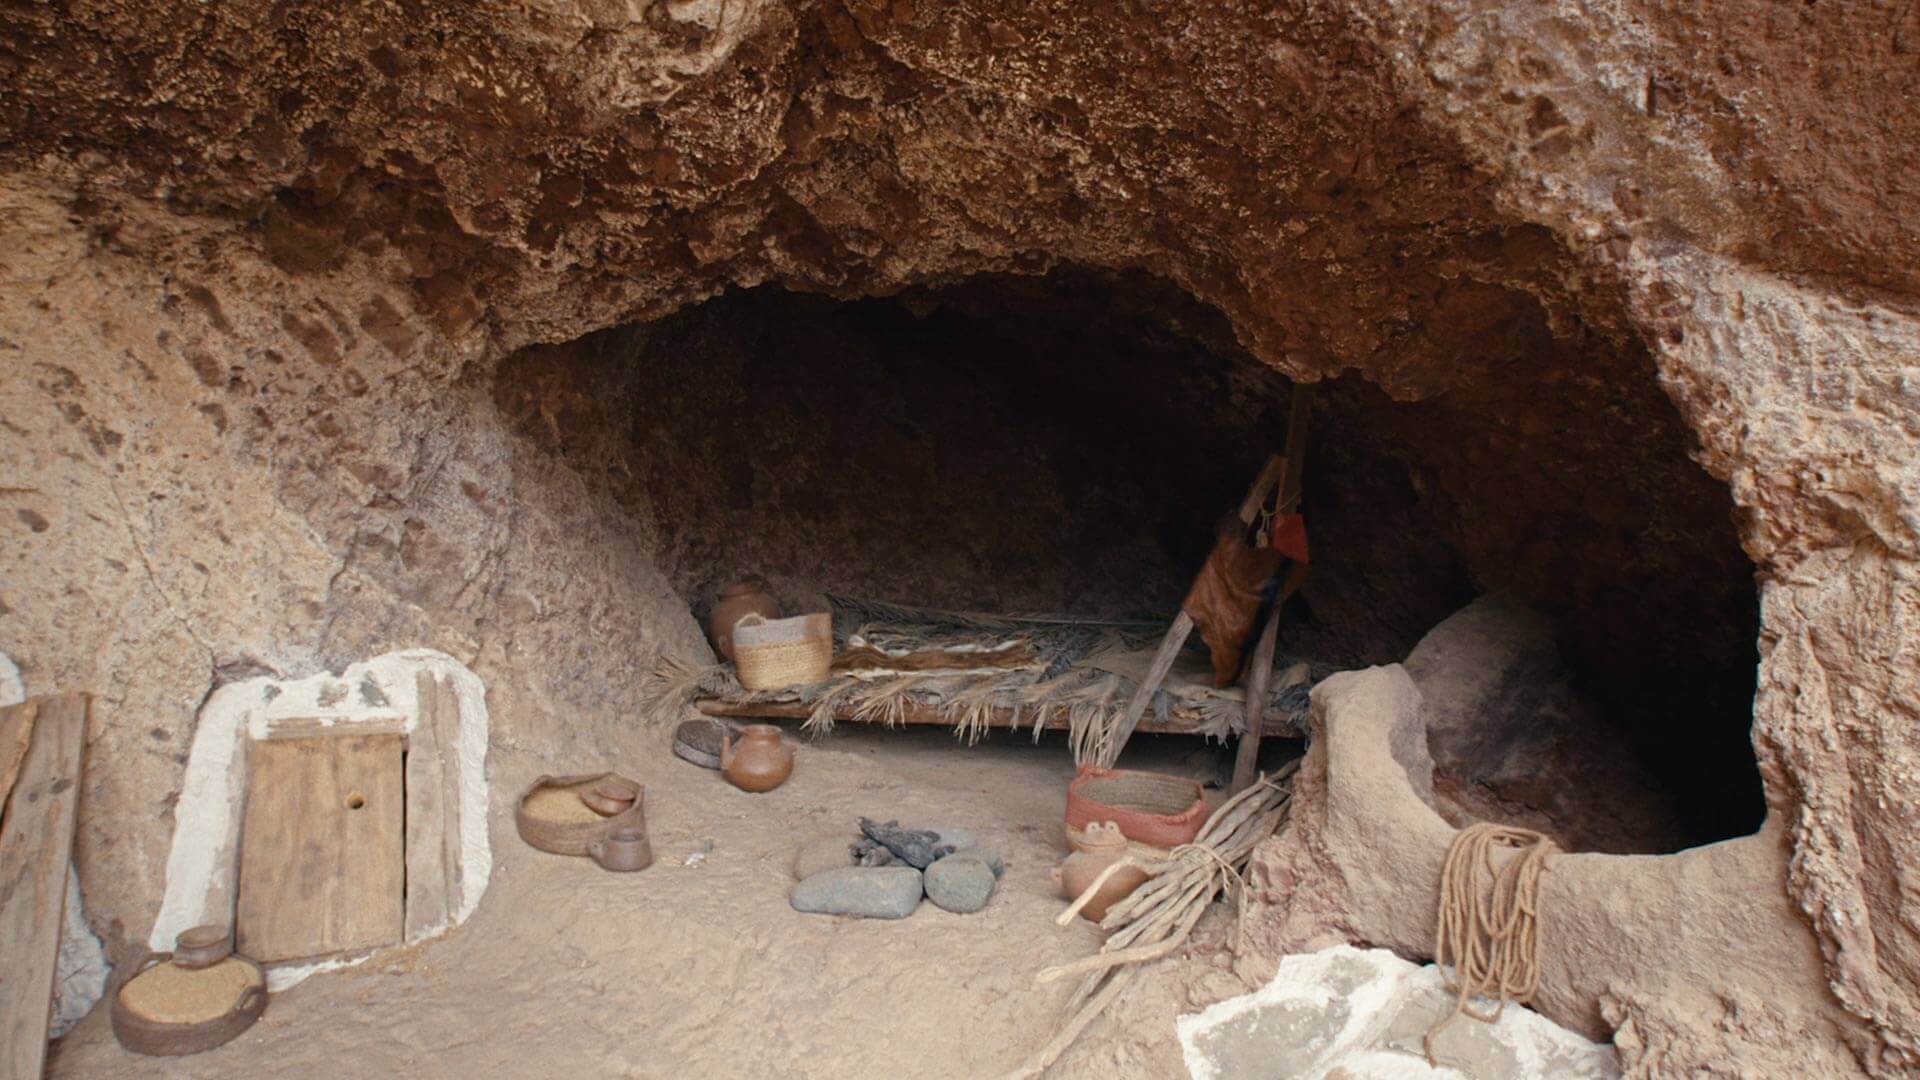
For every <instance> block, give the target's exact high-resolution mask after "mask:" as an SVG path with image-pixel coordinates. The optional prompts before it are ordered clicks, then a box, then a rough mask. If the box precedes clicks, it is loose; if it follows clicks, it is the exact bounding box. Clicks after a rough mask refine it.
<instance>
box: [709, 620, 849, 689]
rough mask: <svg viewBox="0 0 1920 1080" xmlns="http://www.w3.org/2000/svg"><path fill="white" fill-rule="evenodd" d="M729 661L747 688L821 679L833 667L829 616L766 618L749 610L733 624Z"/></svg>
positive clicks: (772, 687) (810, 682) (769, 687)
mask: <svg viewBox="0 0 1920 1080" xmlns="http://www.w3.org/2000/svg"><path fill="white" fill-rule="evenodd" d="M733 663H734V667H735V669H736V673H737V674H738V675H739V678H740V685H741V686H744V687H746V688H747V689H748V690H785V689H786V688H788V687H790V686H810V685H812V684H814V683H818V682H825V681H826V680H827V675H828V673H829V671H830V670H831V669H832V667H833V616H831V615H828V614H826V613H824V612H821V613H818V614H814V615H795V616H794V617H793V618H791V619H768V618H765V617H763V616H760V615H758V614H754V613H752V612H749V613H748V614H746V615H742V616H741V617H740V621H739V622H736V623H734V624H733Z"/></svg>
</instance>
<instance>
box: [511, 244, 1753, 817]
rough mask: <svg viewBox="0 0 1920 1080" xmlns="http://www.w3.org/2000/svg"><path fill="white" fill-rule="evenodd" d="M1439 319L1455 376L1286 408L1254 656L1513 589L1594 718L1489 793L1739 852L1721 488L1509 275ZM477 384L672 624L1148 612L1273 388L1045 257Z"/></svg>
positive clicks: (1736, 724)
mask: <svg viewBox="0 0 1920 1080" xmlns="http://www.w3.org/2000/svg"><path fill="white" fill-rule="evenodd" d="M1453 308H1454V312H1453V313H1454V314H1455V315H1456V316H1457V318H1455V319H1454V320H1452V321H1451V322H1450V323H1449V324H1446V325H1445V326H1444V328H1443V329H1435V328H1434V327H1433V326H1431V325H1430V326H1429V327H1427V328H1425V329H1423V330H1421V331H1420V332H1421V333H1422V334H1423V335H1425V336H1426V337H1427V339H1428V340H1426V341H1424V342H1423V343H1422V345H1423V347H1425V348H1429V349H1439V350H1441V351H1443V352H1447V353H1450V354H1451V355H1454V356H1456V357H1457V364H1456V365H1455V373H1454V374H1453V376H1452V377H1450V378H1447V379H1445V380H1443V381H1442V382H1441V383H1439V384H1438V385H1432V384H1429V385H1425V386H1422V387H1419V388H1416V389H1413V390H1408V389H1407V388H1404V387H1402V388H1394V389H1393V390H1391V391H1390V390H1389V389H1387V388H1383V387H1380V386H1377V385H1374V384H1373V383H1370V382H1368V381H1366V380H1365V379H1363V378H1361V377H1359V376H1358V375H1355V374H1351V373H1349V374H1346V375H1343V376H1341V377H1337V378H1333V379H1328V380H1324V381H1322V382H1321V383H1319V384H1318V385H1313V386H1311V394H1312V396H1311V401H1312V406H1311V407H1312V418H1311V425H1310V435H1309V437H1308V441H1307V453H1306V462H1305V467H1304V489H1303V501H1302V507H1301V508H1302V511H1303V512H1304V514H1305V516H1306V519H1307V522H1308V527H1309V531H1310V534H1311V550H1312V563H1311V572H1310V574H1309V575H1308V576H1307V579H1306V583H1305V585H1304V587H1303V588H1302V589H1301V590H1300V592H1299V593H1298V594H1297V595H1296V596H1294V597H1293V598H1292V599H1291V600H1290V601H1289V602H1288V605H1287V608H1286V610H1285V612H1284V617H1283V618H1282V620H1281V623H1280V626H1281V631H1280V639H1279V647H1278V653H1279V655H1280V656H1282V657H1293V658H1302V659H1307V660H1309V661H1311V662H1312V663H1313V665H1314V670H1315V671H1316V673H1317V674H1318V673H1324V672H1326V671H1332V670H1341V669H1349V668H1359V667H1367V666H1371V665H1380V664H1391V663H1397V662H1400V661H1402V660H1405V659H1406V658H1407V656H1408V653H1409V651H1410V650H1412V649H1413V648H1414V646H1415V645H1416V644H1417V643H1418V642H1419V641H1420V640H1421V638H1422V636H1423V635H1425V634H1426V633H1427V632H1428V631H1429V630H1431V629H1432V628H1433V627H1434V626H1435V625H1436V624H1439V623H1440V622H1442V620H1445V619H1446V618H1447V617H1448V616H1449V615H1451V614H1453V613H1454V612H1456V611H1459V610H1460V609H1461V608H1462V607H1463V606H1465V605H1467V604H1469V603H1471V602H1472V601H1474V600H1475V598H1476V597H1480V596H1482V595H1485V594H1489V593H1496V592H1498V593H1501V594H1503V595H1508V596H1512V597H1515V598H1517V599H1518V600H1519V601H1521V602H1522V603H1524V604H1525V605H1527V606H1528V607H1530V608H1532V609H1534V610H1536V611H1538V612H1539V613H1541V614H1542V615H1544V616H1545V618H1546V619H1547V621H1548V622H1549V623H1550V625H1551V634H1552V638H1553V645H1554V646H1555V647H1556V648H1557V652H1558V654H1559V656H1560V657H1561V658H1562V659H1563V660H1564V668H1563V669H1560V670H1557V671H1556V672H1554V673H1552V674H1553V676H1554V677H1556V678H1564V680H1565V681H1566V683H1567V684H1568V685H1569V686H1570V687H1571V692H1572V693H1573V694H1575V695H1577V696H1578V697H1579V698H1580V700H1582V701H1583V702H1586V703H1589V704H1590V706H1591V709H1590V711H1589V713H1588V714H1586V715H1588V717H1589V720H1590V721H1591V720H1593V719H1595V718H1597V720H1598V724H1597V726H1596V727H1595V729H1594V730H1591V731H1584V732H1580V733H1578V734H1579V737H1578V738H1574V739H1571V740H1563V739H1560V738H1559V736H1558V735H1555V736H1553V737H1552V738H1551V739H1548V740H1547V743H1546V744H1543V745H1553V746H1562V745H1564V747H1571V748H1572V749H1568V750H1565V752H1564V753H1562V752H1560V751H1555V753H1554V754H1553V755H1551V756H1555V757H1556V758H1557V760H1556V761H1554V762H1551V763H1550V762H1547V761H1544V760H1542V761H1540V762H1538V763H1537V764H1538V768H1537V772H1536V773H1535V775H1533V776H1532V777H1531V778H1527V779H1523V781H1522V782H1520V783H1517V784H1515V783H1512V782H1510V783H1509V784H1508V787H1509V788H1510V789H1512V790H1509V791H1506V792H1500V793H1496V794H1497V795H1498V796H1499V798H1497V799H1496V800H1495V802H1494V803H1493V804H1491V805H1493V806H1496V807H1498V806H1501V805H1505V806H1506V807H1507V808H1509V809H1512V808H1513V803H1514V802H1515V801H1517V802H1518V803H1520V804H1522V805H1523V806H1524V805H1525V804H1527V803H1528V802H1529V796H1528V794H1527V792H1528V790H1529V788H1530V785H1531V789H1532V790H1535V791H1539V790H1543V789H1547V788H1565V787H1568V786H1571V787H1572V788H1575V789H1580V794H1581V797H1582V799H1583V800H1584V802H1582V803H1581V804H1580V805H1582V806H1584V807H1586V808H1588V810H1589V811H1590V812H1592V813H1593V814H1596V815H1603V816H1609V817H1611V816H1613V814H1612V811H1611V810H1610V809H1609V808H1610V807H1612V806H1614V805H1616V804H1620V805H1625V804H1636V805H1639V806H1641V807H1643V808H1646V807H1651V808H1653V809H1652V810H1650V811H1649V812H1648V813H1642V814H1641V815H1639V817H1638V818H1637V819H1635V820H1631V821H1629V820H1627V819H1629V818H1633V815H1632V814H1626V813H1622V814H1620V815H1619V816H1620V818H1621V820H1620V821H1611V822H1609V823H1605V824H1599V825H1595V826H1593V827H1591V828H1573V829H1571V832H1572V833H1573V834H1575V838H1576V841H1578V840H1580V839H1581V838H1582V837H1584V838H1586V840H1587V842H1589V843H1591V844H1593V845H1595V846H1597V847H1600V848H1603V849H1606V850H1612V851H1619V852H1664V851H1674V850H1679V849H1681V848H1684V847H1688V846H1693V845H1697V844H1701V843H1707V842H1711V841H1715V840H1720V839H1726V838H1730V837H1734V836H1739V835H1744V834H1746V833H1749V832H1752V831H1753V830H1754V829H1755V828H1757V827H1758V825H1759V823H1760V820H1761V817H1762V813H1763V809H1764V807H1763V805H1762V800H1761V795H1760V784H1759V779H1758V774H1757V769H1756V765H1755V760H1754V756H1753V751H1752V748H1751V745H1750V742H1749V735H1748V728H1749V726H1750V718H1751V706H1752V697H1753V693H1754V681H1755V669H1756V663H1757V657H1756V648H1757V646H1756V640H1757V636H1758V618H1759V616H1758V607H1757V599H1756V593H1755V588H1754V582H1753V567H1752V564H1751V562H1750V561H1749V560H1748V559H1747V558H1746V556H1745V555H1744V554H1743V552H1742V551H1741V548H1740V545H1739V542H1738V538H1737V533H1736V528H1735V520H1734V516H1733V515H1734V508H1733V504H1732V500H1731V498H1730V496H1729V493H1728V491H1727V488H1726V486H1725V485H1724V484H1723V483H1721V482H1720V481H1718V480H1716V479H1715V478H1713V477H1712V476H1710V475H1708V473H1707V472H1706V471H1705V470H1704V469H1702V468H1701V467H1700V466H1699V465H1698V464H1696V463H1695V462H1694V461H1692V460H1691V459H1690V457H1689V439H1690V438H1691V436H1690V435H1689V433H1688V432H1687V430H1686V428H1685V425H1684V424H1683V422H1682V421H1681V420H1680V418H1679V416H1678V414H1677V412H1676V411H1675V410H1674V408H1673V406H1672V404H1671V403H1670V402H1669V401H1668V400H1667V399H1666V397H1665V396H1664V395H1663V393H1662V391H1661V389H1660V387H1659V384H1658V381H1657V378H1656V374H1655V370H1654V364H1653V362H1652V360H1651V358H1650V356H1649V354H1648V352H1647V350H1646V348H1645V347H1644V345H1643V344H1641V343H1640V342H1638V341H1637V340H1635V339H1633V337H1632V336H1631V335H1630V334H1628V335H1623V334H1620V333H1617V332H1615V333H1608V332H1605V331H1603V330H1601V329H1597V328H1595V327H1591V326H1588V325H1585V324H1584V323H1582V322H1581V320H1580V319H1578V318H1577V317H1572V318H1570V317H1566V316H1564V315H1562V316H1559V317H1550V316H1549V314H1548V312H1547V311H1546V310H1545V309H1544V308H1543V306H1542V305H1541V303H1540V301H1539V300H1537V299H1536V298H1535V297H1534V296H1533V295H1531V294H1529V293H1528V292H1526V291H1523V290H1517V289H1510V288H1503V287H1496V286H1482V287H1479V288H1478V289H1477V290H1475V291H1474V292H1473V298H1472V300H1471V301H1470V302H1466V303H1455V304H1453ZM485 378H486V379H487V380H489V382H488V385H487V386H486V388H485V389H486V392H487V393H488V394H489V395H490V396H491V398H492V399H493V402H494V404H495V405H496V407H498V408H499V409H500V410H501V412H502V414H503V415H504V416H505V418H506V419H507V421H508V423H509V425H510V427H511V429H512V430H513V431H514V432H515V434H516V436H518V437H519V438H521V439H524V440H525V441H526V442H527V443H529V444H530V445H531V446H532V447H534V448H536V450H537V452H539V453H542V454H547V455H551V456H553V457H554V458H555V459H557V460H558V461H560V462H562V463H563V464H564V466H565V467H567V468H570V469H572V470H575V471H577V472H578V473H579V474H580V475H582V476H583V477H585V478H586V479H587V481H588V483H589V485H590V486H591V488H592V490H594V491H595V492H597V493H598V496H599V498H600V499H601V500H603V503H602V504H603V506H604V507H605V509H606V512H607V513H609V514H613V515H622V516H624V517H625V518H628V519H631V520H633V521H635V522H637V523H639V524H638V526H637V527H640V528H645V529H649V530H651V531H652V535H653V537H654V547H655V550H657V552H658V556H657V557H658V563H659V566H660V568H661V569H662V571H663V572H664V573H665V574H666V575H667V576H668V578H669V579H670V581H671V583H672V585H673V587H674V588H675V590H677V591H678V592H679V593H680V595H681V596H682V597H683V598H684V599H685V600H686V601H687V603H688V604H689V606H690V607H691V608H692V610H693V611H694V613H695V615H696V616H698V617H700V618H704V617H705V615H706V613H707V611H708V608H709V605H710V604H711V603H712V602H713V598H714V597H715V595H716V592H717V590H718V589H719V588H720V587H721V586H722V585H724V584H725V583H727V582H729V581H733V580H736V579H739V578H741V577H743V576H747V575H754V576H758V577H760V578H762V579H764V580H765V581H766V582H768V583H769V586H770V590H769V591H770V592H772V593H773V594H774V595H775V596H776V597H777V598H778V599H779V600H780V601H781V602H782V605H783V607H784V609H785V610H786V611H787V612H789V613H792V612H796V611H804V610H824V609H825V606H826V599H825V596H826V594H830V593H831V594H838V595H843V596H859V597H870V598H877V599H884V600H889V601H894V602H900V603H911V604H915V605H922V606H927V607H934V608H942V609H952V610H963V611H982V612H1001V613H1014V612H1065V613H1072V614H1075V615H1080V616H1086V617H1096V618H1107V619H1130V620H1142V621H1146V620H1159V621H1161V622H1164V621H1165V620H1167V619H1168V618H1170V616H1171V615H1172V613H1174V612H1175V611H1177V610H1178V607H1179V604H1180V602H1181V598H1182V596H1183V595H1184V593H1185V590H1186V589H1187V587H1188V584H1189V582H1190V581H1191V579H1192V577H1193V574H1194V572H1195V570H1196V569H1197V568H1198V567H1199V566H1200V565H1201V564H1202V562H1203V561H1204V560H1205V559H1206V556H1207V553H1208V549H1209V547H1210V546H1211V544H1212V540H1213V523H1214V522H1216V521H1217V520H1219V518H1220V516H1221V515H1222V513H1223V512H1224V511H1226V510H1228V509H1231V508H1232V507H1233V506H1234V505H1236V504H1237V503H1238V501H1239V500H1240V498H1241V495H1242V494H1243V492H1244V489H1245V486H1246V483H1247V479H1248V478H1249V477H1250V476H1252V475H1253V474H1254V473H1255V472H1256V471H1257V470H1258V469H1259V468H1260V465H1261V463H1262V462H1263V461H1264V460H1265V458H1266V456H1267V455H1268V454H1269V453H1272V452H1276V451H1278V450H1279V448H1280V444H1281V443H1282V442H1283V440H1284V433H1285V430H1286V420H1287V415H1288V402H1289V394H1290V392H1291V390H1292V384H1291V383H1290V382H1289V380H1288V379H1287V378H1286V376H1285V375H1284V374H1282V373H1281V372H1280V371H1278V370H1276V369H1275V368H1274V367H1272V366H1269V365H1266V364H1263V363H1261V362H1260V361H1258V360H1257V359H1256V358H1255V357H1253V356H1252V355H1251V354H1250V353H1249V352H1248V351H1247V350H1246V349H1244V348H1242V347H1241V345H1240V344H1239V343H1238V342H1237V341H1236V339H1235V335H1234V330H1233V327H1232V325H1231V323H1230V322H1229V321H1228V320H1227V319H1226V318H1225V317H1224V316H1223V315H1222V314H1220V313H1219V312H1218V311H1216V310H1214V309H1212V308H1210V307H1208V306H1207V305H1205V304H1203V303H1200V302H1198V301H1196V300H1195V299H1193V298H1192V297H1191V296H1189V295H1188V294H1186V293H1185V292H1183V291H1182V290H1181V289H1180V288H1179V287H1178V286H1176V285H1174V284H1173V283H1171V282H1168V281H1165V280H1162V279H1159V278H1156V277H1153V276H1151V275H1148V274H1145V273H1142V272H1137V271H1129V272H1121V273H1115V272H1108V271H1103V270H1097V269H1093V268H1086V267H1075V266H1071V265H1063V266H1059V267H1055V268H1053V269H1052V270H1051V271H1049V272H1047V273H1044V274H1037V275H1035V274H1021V275H1015V274H991V275H979V276H973V277H966V278H961V279H958V280H955V281H951V282H947V283H943V284H938V285H930V286H923V287H916V288H911V289H907V290H904V291H900V292H896V293H893V294H891V295H884V296H865V297H854V298H847V299H843V298H834V297H829V296H825V295H820V294H814V293H802V292H794V291H788V290H786V289H783V288H780V287H778V286H774V285H762V286H759V287H754V288H741V289H735V290H732V291H728V292H724V293H722V294H720V295H717V296H715V297H713V298H711V299H710V300H708V301H706V302H703V303H700V304H696V305H693V306H690V307H686V308H682V309H680V310H678V311H675V312H672V313H670V314H667V315H665V316H663V317H660V318H657V319H654V320H651V321H640V322H634V323H630V324H627V325H623V326H619V327H615V328H611V329H607V330H603V331H599V332H596V333H593V334H590V335H588V336H586V337H583V338H580V339H577V340H573V341H569V342H558V343H552V344H541V345H534V346H530V347H527V348H525V349H522V350H520V351H518V352H515V353H513V354H511V355H509V356H507V357H505V358H504V359H503V360H502V361H501V362H500V363H499V364H498V365H497V367H495V368H494V369H492V370H491V371H490V372H488V373H487V374H486V375H485ZM1198 640H1199V639H1198V636H1197V635H1196V637H1195V638H1194V640H1193V642H1190V643H1189V646H1188V647H1189V648H1190V649H1192V648H1197V647H1199V646H1198V645H1197V642H1198ZM1541 722H1542V723H1546V722H1548V721H1547V720H1544V719H1543V720H1542V721H1541ZM1143 738H1145V736H1143ZM1166 738H1175V737H1173V736H1168V737H1166ZM1216 749H1217V750H1218V752H1220V753H1222V754H1224V755H1225V757H1227V758H1230V757H1231V749H1230V748H1216ZM1297 752H1298V750H1297V747H1289V746H1285V745H1282V746H1278V747H1269V748H1268V750H1267V752H1266V753H1265V755H1264V756H1263V760H1269V759H1272V758H1273V757H1274V755H1276V754H1287V753H1297ZM1568 755H1572V757H1571V759H1569V758H1568ZM1581 755H1586V758H1587V760H1582V758H1581ZM1596 755H1597V757H1596ZM1602 758H1604V759H1608V760H1599V759H1602ZM1530 767H1531V766H1528V765H1527V764H1526V763H1522V771H1523V772H1524V771H1526V769H1527V768H1530ZM1509 772H1511V768H1510V769H1509ZM1623 778H1624V779H1623ZM1511 779H1512V778H1511V777H1509V780H1510V781H1511ZM1454 780H1455V781H1456V782H1457V785H1463V786H1465V787H1469V788H1470V787H1472V786H1473V785H1474V783H1475V781H1474V779H1473V778H1472V777H1455V778H1454ZM1622 787H1626V788H1633V789H1635V790H1618V789H1619V788H1622ZM1469 794H1470V793H1469ZM1500 799H1505V800H1507V801H1506V802H1505V803H1504V804H1503V803H1501V802H1500ZM1461 805H1463V806H1467V807H1473V806H1481V807H1482V808H1483V809H1484V807H1485V806H1486V805H1488V804H1484V803H1478V804H1477V803H1475V802H1474V801H1473V800H1472V799H1471V798H1467V799H1464V800H1462V802H1461Z"/></svg>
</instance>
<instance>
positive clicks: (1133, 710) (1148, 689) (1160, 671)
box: [1098, 388, 1299, 768]
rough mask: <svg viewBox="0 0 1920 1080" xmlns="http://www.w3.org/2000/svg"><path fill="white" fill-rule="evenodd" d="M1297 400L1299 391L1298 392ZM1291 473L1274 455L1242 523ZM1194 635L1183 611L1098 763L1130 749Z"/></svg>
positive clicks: (1257, 480) (1245, 503)
mask: <svg viewBox="0 0 1920 1080" xmlns="http://www.w3.org/2000/svg"><path fill="white" fill-rule="evenodd" d="M1294 393H1295V395H1296V397H1297V396H1298V394H1299V390H1298V389H1297V388H1296V389H1295V391H1294ZM1286 471H1287V461H1286V459H1285V458H1283V457H1279V456H1277V455H1276V456H1274V457H1270V458H1268V459H1267V463H1266V464H1265V465H1262V466H1261V467H1260V475H1258V476H1256V477H1254V478H1253V486H1252V487H1250V488H1248V489H1247V497H1246V498H1244V499H1241V500H1240V510H1239V514H1240V520H1241V522H1243V523H1245V524H1248V525H1251V524H1253V519H1254V517H1255V516H1257V515H1258V514H1259V513H1260V507H1262V506H1263V505H1265V504H1266V501H1267V492H1269V491H1271V490H1272V489H1273V486H1274V485H1275V484H1276V483H1279V482H1281V480H1282V477H1283V476H1284V474H1285V473H1286ZM1191 633H1193V616H1191V615H1189V614H1187V612H1186V610H1185V609H1184V608H1183V609H1181V611H1180V614H1178V615H1175V616H1174V617H1173V625H1172V626H1169V627H1167V636H1165V637H1163V638H1161V639H1160V651H1159V652H1157V653H1155V654H1154V655H1153V666H1151V667H1149V668H1148V669H1147V677H1146V678H1145V679H1144V680H1142V681H1141V683H1140V685H1139V686H1137V687H1135V688H1134V691H1133V700H1131V701H1129V702H1127V711H1126V715H1124V716H1122V717H1121V718H1120V725H1119V726H1118V727H1117V728H1115V729H1114V732H1113V740H1112V742H1110V743H1109V744H1108V746H1107V748H1106V751H1105V752H1104V753H1102V754H1101V755H1100V760H1099V762H1098V764H1100V765H1104V766H1107V767H1109V768H1111V767H1112V766H1113V764H1114V762H1116V761H1119V760H1120V751H1122V750H1124V749H1126V747H1127V740H1128V739H1131V738H1133V731H1134V728H1136V727H1138V726H1139V724H1140V718H1141V717H1142V716H1144V715H1146V712H1147V703H1148V702H1150V701H1152V700H1153V695H1154V694H1155V693H1156V692H1158V691H1159V689H1160V684H1161V683H1163V682H1165V681H1166V678H1167V672H1169V671H1172V670H1173V662H1174V660H1175V659H1176V658H1178V657H1179V655H1180V647H1181V646H1183V645H1185V644H1186V643H1187V635H1189V634H1191Z"/></svg>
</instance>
